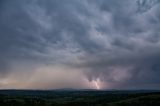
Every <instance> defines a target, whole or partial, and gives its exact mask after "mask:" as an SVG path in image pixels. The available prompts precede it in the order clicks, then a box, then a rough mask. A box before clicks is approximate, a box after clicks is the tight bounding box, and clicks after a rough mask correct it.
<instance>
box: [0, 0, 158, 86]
mask: <svg viewBox="0 0 160 106" xmlns="http://www.w3.org/2000/svg"><path fill="white" fill-rule="evenodd" d="M159 5H160V2H159V0H45V1H44V0H32V1H28V0H14V1H10V0H1V1H0V88H2V89H3V88H24V89H27V88H29V89H31V88H32V89H54V88H79V89H84V88H91V89H95V88H96V86H95V85H94V82H95V81H96V82H97V83H98V85H99V87H100V88H101V89H159V88H160V84H159V83H160V78H159V75H160V32H159V30H160V24H159V23H160V12H159V9H160V8H159Z"/></svg>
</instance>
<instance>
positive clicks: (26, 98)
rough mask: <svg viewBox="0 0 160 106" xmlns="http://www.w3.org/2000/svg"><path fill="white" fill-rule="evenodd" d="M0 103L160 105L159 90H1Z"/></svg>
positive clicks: (25, 105)
mask: <svg viewBox="0 0 160 106" xmlns="http://www.w3.org/2000/svg"><path fill="white" fill-rule="evenodd" d="M0 106H160V91H158V90H134V91H133V90H110V91H102V90H101V91H98V90H68V89H67V90H1V91H0Z"/></svg>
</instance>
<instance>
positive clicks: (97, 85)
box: [93, 79, 101, 90]
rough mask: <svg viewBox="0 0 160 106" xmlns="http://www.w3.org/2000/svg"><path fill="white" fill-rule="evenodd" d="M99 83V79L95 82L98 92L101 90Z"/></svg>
mask: <svg viewBox="0 0 160 106" xmlns="http://www.w3.org/2000/svg"><path fill="white" fill-rule="evenodd" d="M99 82H100V81H99V79H97V80H94V81H93V83H94V85H95V87H96V89H97V90H99V89H101V87H100V84H99Z"/></svg>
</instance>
